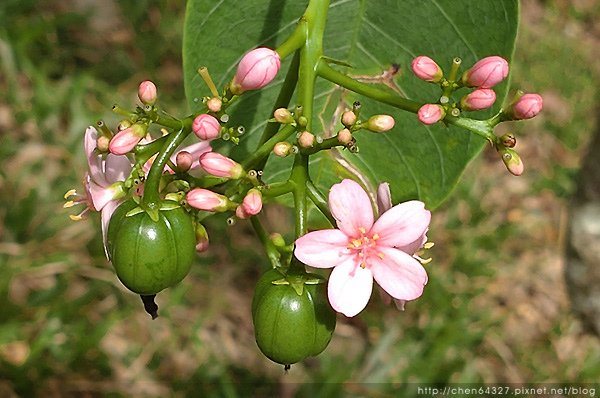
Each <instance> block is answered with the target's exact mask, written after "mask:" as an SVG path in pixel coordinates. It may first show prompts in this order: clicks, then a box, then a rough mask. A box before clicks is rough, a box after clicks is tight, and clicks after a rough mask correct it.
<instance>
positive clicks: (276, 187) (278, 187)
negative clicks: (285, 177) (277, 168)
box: [261, 181, 294, 198]
mask: <svg viewBox="0 0 600 398" xmlns="http://www.w3.org/2000/svg"><path fill="white" fill-rule="evenodd" d="M293 190H294V184H293V183H292V182H291V181H281V182H274V183H272V184H269V185H267V186H266V187H264V188H262V189H261V193H262V195H263V197H265V198H275V197H277V196H281V195H285V194H286V193H290V192H292V191H293Z"/></svg>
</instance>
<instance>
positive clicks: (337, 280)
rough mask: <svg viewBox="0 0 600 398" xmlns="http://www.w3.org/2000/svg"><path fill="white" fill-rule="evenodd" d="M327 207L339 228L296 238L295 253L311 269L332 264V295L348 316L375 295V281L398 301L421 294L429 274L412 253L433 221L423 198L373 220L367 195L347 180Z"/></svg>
mask: <svg viewBox="0 0 600 398" xmlns="http://www.w3.org/2000/svg"><path fill="white" fill-rule="evenodd" d="M329 207H330V209H331V212H332V215H333V216H334V218H335V219H336V221H337V226H338V229H326V230H320V231H314V232H310V233H308V234H306V235H304V236H302V237H300V238H298V239H297V240H296V249H295V251H294V254H295V256H296V257H297V258H298V260H300V261H302V262H303V263H305V264H307V265H310V266H312V267H317V268H332V267H333V271H332V272H331V275H330V277H329V285H328V295H329V302H330V303H331V306H332V307H333V308H334V309H335V310H336V311H338V312H341V313H343V314H344V315H346V316H348V317H352V316H354V315H356V314H358V313H359V312H361V311H362V310H363V309H364V308H365V306H366V305H367V303H368V301H369V298H370V297H371V292H372V289H373V279H375V281H376V282H377V283H378V284H379V286H381V287H382V288H383V289H384V290H385V291H386V292H387V293H388V294H389V295H390V296H392V297H393V298H395V299H399V300H414V299H416V298H418V297H419V296H421V294H422V293H423V288H424V286H425V284H426V283H427V273H426V272H425V269H424V268H423V266H422V265H421V264H420V263H419V261H417V259H415V258H414V257H413V256H412V255H413V253H414V251H415V250H416V249H415V247H417V246H420V245H422V243H423V239H424V235H425V232H426V231H427V228H428V226H429V221H430V219H431V213H430V212H429V211H427V210H425V205H424V203H423V202H419V201H410V202H405V203H401V204H399V205H396V206H394V207H392V208H390V209H389V210H387V211H385V212H384V213H383V214H381V216H380V217H379V219H378V220H377V221H375V216H374V214H373V208H372V205H371V201H370V199H369V196H368V195H367V193H366V192H365V191H364V190H363V189H362V188H361V186H360V185H358V184H357V183H356V182H354V181H352V180H348V179H346V180H343V181H342V182H341V183H339V184H336V185H334V186H333V187H332V188H331V191H330V193H329Z"/></svg>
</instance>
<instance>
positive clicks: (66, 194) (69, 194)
mask: <svg viewBox="0 0 600 398" xmlns="http://www.w3.org/2000/svg"><path fill="white" fill-rule="evenodd" d="M76 194H77V191H76V190H74V189H69V190H68V191H67V193H65V196H63V197H64V198H65V199H67V198H68V197H69V196H73V195H76Z"/></svg>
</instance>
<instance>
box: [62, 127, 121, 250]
mask: <svg viewBox="0 0 600 398" xmlns="http://www.w3.org/2000/svg"><path fill="white" fill-rule="evenodd" d="M97 141H98V132H97V131H96V129H95V128H93V127H88V128H87V129H86V131H85V137H84V141H83V145H84V150H85V155H86V157H87V161H88V172H87V173H86V174H85V177H84V186H85V191H86V194H85V196H83V195H78V194H77V193H76V192H75V191H73V190H71V191H69V192H67V194H66V195H65V199H66V198H67V197H69V196H73V197H74V198H75V200H70V201H68V202H67V203H65V205H64V207H71V206H74V205H75V204H79V203H82V204H85V205H86V208H85V209H84V210H83V212H82V213H80V214H79V215H77V216H72V217H71V218H72V219H74V220H79V219H81V218H82V216H83V215H84V214H85V213H87V211H89V210H94V211H99V212H101V218H102V236H103V238H104V243H105V248H106V232H107V230H108V223H109V221H110V217H111V216H112V213H113V212H114V211H115V209H116V208H117V207H118V206H119V204H121V202H120V199H121V198H122V197H123V196H125V191H124V188H123V185H122V184H121V182H123V181H125V179H126V178H127V177H129V174H130V173H131V169H132V165H131V162H130V161H129V159H128V158H127V156H117V155H113V154H111V153H109V154H108V155H107V156H106V159H102V156H101V155H100V154H99V153H97V152H96V142H97Z"/></svg>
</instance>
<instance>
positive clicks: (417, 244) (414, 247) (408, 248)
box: [397, 229, 429, 256]
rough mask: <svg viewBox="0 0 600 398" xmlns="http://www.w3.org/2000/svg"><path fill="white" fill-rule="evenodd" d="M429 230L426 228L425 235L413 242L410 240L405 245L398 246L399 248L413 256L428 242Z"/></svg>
mask: <svg viewBox="0 0 600 398" xmlns="http://www.w3.org/2000/svg"><path fill="white" fill-rule="evenodd" d="M428 230H429V229H426V230H425V232H423V235H421V236H419V237H418V238H417V239H415V240H414V241H413V242H410V243H408V244H406V245H404V246H397V248H398V249H400V250H402V251H403V252H404V253H408V254H410V255H411V256H412V255H413V254H415V253H416V252H417V251H419V249H420V248H422V247H423V245H424V244H425V242H427V231H428Z"/></svg>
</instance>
